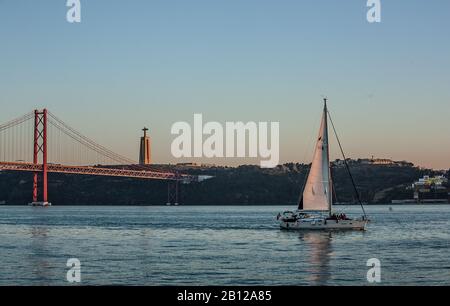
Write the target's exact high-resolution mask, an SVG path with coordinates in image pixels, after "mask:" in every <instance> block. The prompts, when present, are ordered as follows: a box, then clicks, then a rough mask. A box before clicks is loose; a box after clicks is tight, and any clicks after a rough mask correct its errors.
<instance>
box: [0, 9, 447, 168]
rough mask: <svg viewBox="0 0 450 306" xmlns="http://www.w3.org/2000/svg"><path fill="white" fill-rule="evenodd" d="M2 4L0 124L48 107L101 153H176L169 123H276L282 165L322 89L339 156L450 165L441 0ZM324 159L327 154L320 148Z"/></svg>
mask: <svg viewBox="0 0 450 306" xmlns="http://www.w3.org/2000/svg"><path fill="white" fill-rule="evenodd" d="M80 2H81V23H68V22H67V21H66V12H67V10H68V8H67V7H66V1H65V0H47V1H31V0H29V1H23V0H0V105H1V108H0V123H4V122H6V121H9V120H11V119H13V118H15V117H19V116H20V115H22V114H24V113H27V112H29V111H31V110H33V109H35V108H43V107H46V108H48V109H49V110H50V111H51V112H52V113H54V114H56V115H57V116H58V117H60V118H61V119H63V120H64V121H65V122H67V123H68V124H70V125H71V126H73V127H74V128H76V129H77V130H79V131H80V132H82V133H83V134H85V135H87V136H88V137H90V138H92V139H94V140H96V141H97V142H99V143H101V144H102V145H104V146H106V147H109V148H111V149H112V150H113V151H115V152H117V153H120V154H122V155H125V156H127V157H130V158H132V159H135V160H136V159H137V158H138V145H139V142H138V141H139V137H140V136H141V133H142V131H141V129H142V127H143V126H147V127H149V128H150V135H151V138H152V155H153V161H154V162H155V163H168V162H171V163H173V162H187V161H191V162H208V163H217V164H225V165H237V164H240V163H257V162H258V160H256V161H255V160H254V159H244V160H242V159H212V160H209V159H205V158H203V159H202V158H200V159H176V158H174V157H173V156H172V155H171V152H170V145H171V142H172V141H173V139H174V138H175V136H174V135H171V133H170V129H171V126H172V124H173V123H175V122H177V121H186V122H189V123H191V124H193V117H194V113H201V114H202V115H203V120H204V121H218V122H221V123H225V122H226V121H244V122H247V121H255V122H260V121H269V122H272V121H277V122H279V123H280V163H284V162H310V160H311V158H312V150H313V140H314V138H315V137H316V135H317V133H318V128H319V124H320V116H321V111H322V96H324V95H326V96H327V97H328V98H329V108H330V112H331V114H332V117H333V120H334V123H335V125H336V128H337V130H338V132H339V136H340V138H341V142H342V144H343V146H344V150H345V151H346V154H347V156H348V157H353V158H367V157H371V156H375V157H379V158H392V159H394V160H408V161H411V162H414V163H415V164H416V165H419V166H423V167H432V168H436V169H448V168H450V137H449V132H450V124H449V120H448V119H449V117H450V116H449V115H450V89H449V85H450V35H449V34H450V33H449V32H450V1H448V0H430V1H422V0H395V1H394V0H381V4H382V10H381V14H382V15H381V23H368V22H367V20H366V13H367V10H368V8H367V7H366V1H365V0H348V1H336V0H276V1H275V0H176V1H175V0H133V1H114V0H110V1H107V0H81V1H80ZM331 146H332V148H331V150H332V153H331V157H332V158H339V150H338V149H337V147H336V146H335V143H333V142H332V143H331Z"/></svg>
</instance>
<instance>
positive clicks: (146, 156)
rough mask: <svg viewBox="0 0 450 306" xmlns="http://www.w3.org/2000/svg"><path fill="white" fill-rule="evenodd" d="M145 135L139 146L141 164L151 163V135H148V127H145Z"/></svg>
mask: <svg viewBox="0 0 450 306" xmlns="http://www.w3.org/2000/svg"><path fill="white" fill-rule="evenodd" d="M142 130H143V131H144V136H143V137H141V142H140V148H139V164H140V165H149V164H150V163H151V156H152V155H151V151H150V137H149V136H147V131H148V128H146V127H144V128H143V129H142Z"/></svg>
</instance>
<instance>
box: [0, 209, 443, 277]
mask: <svg viewBox="0 0 450 306" xmlns="http://www.w3.org/2000/svg"><path fill="white" fill-rule="evenodd" d="M287 208H289V207H281V206H178V207H166V206H147V207H133V206H53V207H50V208H39V207H36V208H34V207H28V206H0V258H1V265H0V285H73V284H71V283H69V282H68V281H67V279H66V274H67V271H68V270H69V268H68V267H67V266H66V263H67V260H68V259H70V258H77V259H78V260H79V261H80V263H81V267H80V269H81V270H80V271H81V284H82V285H114V284H117V285H368V284H369V283H368V281H367V278H366V275H367V271H368V269H369V267H368V266H366V264H367V260H368V259H370V258H377V259H378V260H379V261H380V263H381V267H380V272H381V285H450V205H425V206H420V205H402V206H392V211H390V210H389V206H386V205H385V206H383V205H379V206H367V207H366V210H367V212H368V214H369V216H370V219H371V220H372V222H371V223H370V224H369V226H368V228H367V231H365V232H360V231H350V232H331V233H326V232H287V231H281V230H280V229H279V228H278V226H277V223H276V221H275V216H276V214H277V213H278V212H279V211H282V210H284V209H287ZM290 208H291V209H292V207H290ZM336 209H337V210H338V211H340V210H342V211H345V212H348V214H349V215H355V216H356V215H359V214H360V213H361V212H360V208H359V207H356V206H351V207H345V206H337V207H336Z"/></svg>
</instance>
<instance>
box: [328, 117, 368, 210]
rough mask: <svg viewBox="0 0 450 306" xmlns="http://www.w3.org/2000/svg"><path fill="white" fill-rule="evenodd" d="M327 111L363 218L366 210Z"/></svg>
mask: <svg viewBox="0 0 450 306" xmlns="http://www.w3.org/2000/svg"><path fill="white" fill-rule="evenodd" d="M327 113H328V117H329V118H330V122H331V126H332V127H333V131H334V135H335V136H336V140H337V143H338V145H339V149H340V150H341V154H342V157H343V158H344V164H345V168H346V169H347V172H348V175H349V176H350V180H351V181H352V185H353V189H354V191H355V194H356V198H357V199H358V202H359V205H361V209H362V211H363V213H364V218H367V215H366V210H365V209H364V205H363V203H362V202H361V198H360V196H359V192H358V189H357V188H356V184H355V180H354V179H353V175H352V173H351V171H350V167H349V166H348V163H347V158H346V157H345V154H344V150H343V149H342V145H341V141H340V140H339V137H338V134H337V132H336V128H335V127H334V123H333V119H331V114H330V111H329V110H327Z"/></svg>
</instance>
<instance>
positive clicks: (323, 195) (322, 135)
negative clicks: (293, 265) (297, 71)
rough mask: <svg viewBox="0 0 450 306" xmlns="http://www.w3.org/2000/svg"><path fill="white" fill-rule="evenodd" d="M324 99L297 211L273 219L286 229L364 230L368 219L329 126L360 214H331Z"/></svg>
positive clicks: (330, 179) (326, 119) (331, 188)
mask: <svg viewBox="0 0 450 306" xmlns="http://www.w3.org/2000/svg"><path fill="white" fill-rule="evenodd" d="M329 116H330V114H329V112H328V109H327V99H326V98H325V99H324V107H323V115H322V122H321V124H320V130H319V136H318V138H317V142H316V147H315V151H314V156H313V160H312V163H311V168H310V170H309V173H308V176H307V180H306V183H305V184H304V186H303V191H302V193H301V195H300V199H299V203H298V209H297V210H296V211H285V212H283V213H279V214H278V216H277V220H278V221H279V223H280V227H281V228H282V229H290V230H344V229H352V230H365V227H366V225H367V223H368V218H367V216H366V213H365V211H364V207H363V205H362V202H361V200H360V198H359V194H358V191H357V189H356V185H355V183H354V180H353V177H352V175H351V172H350V169H349V167H348V164H347V159H346V158H345V154H344V151H343V149H342V146H341V143H340V141H339V138H338V136H337V133H336V130H335V128H334V124H333V121H332V120H331V117H330V121H331V124H332V126H333V130H334V134H335V136H336V139H337V142H338V144H339V148H340V150H341V153H342V155H343V158H344V163H345V166H346V168H347V171H348V174H349V175H350V178H351V181H352V184H353V188H354V191H355V193H356V195H357V199H358V201H359V203H360V205H361V208H362V210H363V213H364V215H363V216H362V217H361V218H357V219H352V218H349V217H347V216H346V215H345V214H335V213H333V196H332V195H333V183H332V178H331V171H330V150H329V149H330V148H329V143H328V118H329Z"/></svg>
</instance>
